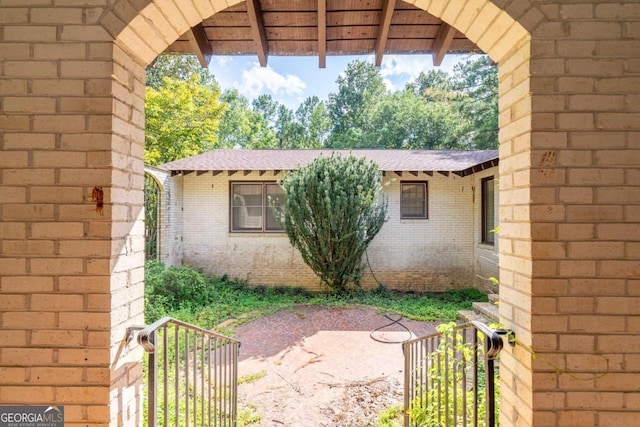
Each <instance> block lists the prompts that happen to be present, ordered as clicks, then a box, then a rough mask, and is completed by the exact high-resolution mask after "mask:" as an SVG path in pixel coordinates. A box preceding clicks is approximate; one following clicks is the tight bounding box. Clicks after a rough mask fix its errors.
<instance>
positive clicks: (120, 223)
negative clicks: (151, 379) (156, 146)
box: [0, 1, 144, 426]
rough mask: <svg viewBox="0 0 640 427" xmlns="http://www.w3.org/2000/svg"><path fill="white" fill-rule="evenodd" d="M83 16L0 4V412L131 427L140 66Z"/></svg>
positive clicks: (91, 10)
mask: <svg viewBox="0 0 640 427" xmlns="http://www.w3.org/2000/svg"><path fill="white" fill-rule="evenodd" d="M90 3H91V4H92V6H82V5H86V4H87V2H84V1H82V2H65V6H66V5H68V6H67V7H44V6H41V7H38V6H33V7H29V6H24V4H28V5H32V4H33V5H36V4H38V5H39V4H43V5H45V6H46V5H50V4H53V2H48V1H47V2H22V1H4V2H0V24H2V28H1V29H0V41H1V44H0V61H1V62H0V96H1V98H0V149H1V153H2V154H1V155H0V327H1V329H0V342H1V343H2V345H1V346H0V404H30V405H35V404H38V405H50V404H53V405H64V406H65V416H66V424H65V425H83V426H84V425H89V424H90V425H95V426H99V425H103V426H107V425H135V424H137V418H139V417H140V414H139V408H141V401H140V399H141V397H140V377H141V364H140V362H141V360H142V354H141V352H140V351H139V350H137V349H136V347H135V346H127V345H126V342H124V341H123V339H124V338H125V330H126V326H128V325H130V324H133V323H142V322H143V318H142V310H143V300H142V296H143V291H142V278H143V270H142V264H143V259H144V248H143V247H144V245H143V229H142V226H141V218H142V200H143V196H142V186H143V184H142V183H143V180H142V160H141V158H142V150H143V131H142V123H143V111H144V110H143V105H144V101H143V96H144V84H143V79H144V66H143V65H142V64H138V63H135V62H133V61H132V60H131V59H130V58H129V57H128V56H127V55H123V54H122V52H121V51H120V50H118V49H117V48H115V47H114V44H113V41H112V37H111V36H110V35H109V34H108V33H107V32H106V31H104V29H103V28H102V27H101V26H99V25H97V19H98V17H99V16H100V15H101V13H102V8H100V7H99V2H97V1H93V2H90ZM105 3H106V2H105ZM74 4H78V6H73V5H74ZM94 189H96V192H98V193H99V192H100V191H102V194H103V198H104V205H103V207H102V209H97V208H96V201H94V200H92V195H93V193H94Z"/></svg>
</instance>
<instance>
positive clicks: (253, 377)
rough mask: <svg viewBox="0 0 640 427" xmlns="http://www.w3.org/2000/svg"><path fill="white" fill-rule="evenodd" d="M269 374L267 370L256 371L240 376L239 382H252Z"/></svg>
mask: <svg viewBox="0 0 640 427" xmlns="http://www.w3.org/2000/svg"><path fill="white" fill-rule="evenodd" d="M266 376H267V371H264V370H263V371H259V372H254V373H252V374H248V375H245V376H243V377H240V378H238V384H251V383H254V382H256V381H258V380H260V379H262V378H264V377H266Z"/></svg>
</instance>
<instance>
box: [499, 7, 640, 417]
mask: <svg viewBox="0 0 640 427" xmlns="http://www.w3.org/2000/svg"><path fill="white" fill-rule="evenodd" d="M540 9H541V10H543V11H544V13H545V15H546V17H547V19H546V20H545V21H544V22H542V23H541V24H540V25H538V26H537V27H536V28H535V29H534V30H533V32H532V41H531V49H530V52H528V53H529V54H528V55H525V56H524V57H525V58H526V57H530V60H529V61H528V65H527V67H526V68H525V69H524V72H525V73H524V74H528V75H530V76H531V77H530V79H529V82H528V84H526V85H522V86H521V90H520V91H519V94H518V96H517V97H511V96H510V95H509V94H510V93H516V92H514V91H515V90H516V89H515V88H516V87H517V81H518V79H516V78H515V75H516V74H515V69H513V68H512V67H506V68H503V64H502V63H501V64H500V67H501V69H500V71H501V73H502V74H503V77H502V78H501V83H506V84H504V86H503V87H501V101H500V103H501V120H502V124H504V123H507V122H510V121H511V122H512V123H513V119H514V118H517V117H522V120H520V123H521V126H520V128H519V129H518V128H516V127H513V126H512V125H511V124H509V125H506V126H504V127H503V129H501V146H500V157H501V158H500V169H501V176H500V189H501V204H502V207H501V209H500V220H501V239H500V249H501V259H500V262H501V283H502V284H501V287H500V297H501V302H500V312H501V318H502V320H503V323H505V324H506V325H508V326H510V327H512V328H514V329H515V330H516V331H517V334H518V340H519V344H518V345H517V346H516V347H515V348H514V349H507V351H506V353H505V354H504V356H503V359H502V360H503V362H502V369H501V373H502V375H503V377H502V378H503V382H502V396H503V400H502V404H503V406H502V412H503V417H502V421H503V424H504V425H517V426H520V425H522V426H528V425H531V426H536V427H539V426H576V425H580V426H614V425H619V426H627V425H629V426H630V425H639V424H640V405H639V404H638V400H637V396H638V394H637V390H638V386H637V384H638V379H639V378H640V364H639V363H638V361H639V358H638V356H637V353H638V348H640V334H639V332H640V328H639V327H638V325H640V321H639V319H640V316H639V314H640V311H639V310H638V308H639V307H640V297H639V295H640V293H639V292H638V289H637V288H638V286H637V285H638V283H640V282H638V278H639V277H640V267H639V265H640V264H639V263H638V254H639V252H638V248H639V247H640V244H639V243H638V242H640V234H639V231H638V230H640V224H639V221H640V215H639V213H640V191H639V188H640V187H638V185H639V184H640V173H639V172H638V165H640V150H638V142H637V140H638V136H639V135H640V132H639V131H640V103H639V102H638V99H640V98H639V95H638V94H639V93H640V62H639V61H638V59H637V58H638V54H639V53H640V40H639V39H640V31H639V30H640V25H639V21H640V3H638V2H635V1H626V2H616V3H611V2H599V1H590V2H582V3H580V4H567V2H561V1H556V2H544V4H541V6H540ZM507 63H509V62H507ZM507 74H508V75H507ZM523 81H524V80H523ZM505 90H506V91H507V92H506V93H505ZM509 98H512V99H513V101H515V102H509V103H507V102H506V100H507V99H509Z"/></svg>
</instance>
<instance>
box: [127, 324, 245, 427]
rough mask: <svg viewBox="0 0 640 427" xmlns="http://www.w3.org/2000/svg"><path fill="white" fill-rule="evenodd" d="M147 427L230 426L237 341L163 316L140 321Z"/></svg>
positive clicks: (233, 413) (233, 419) (233, 417)
mask: <svg viewBox="0 0 640 427" xmlns="http://www.w3.org/2000/svg"><path fill="white" fill-rule="evenodd" d="M138 343H139V344H140V345H141V346H142V347H143V348H144V349H145V351H146V352H147V354H148V356H149V357H148V365H147V375H148V380H147V393H148V396H147V420H148V422H147V425H148V426H149V427H157V426H163V427H169V426H177V427H204V426H207V427H212V426H215V427H218V426H220V427H222V426H229V427H234V426H236V419H237V390H238V351H239V349H240V342H239V341H237V340H234V339H231V338H227V337H225V336H223V335H220V334H217V333H215V332H211V331H208V330H206V329H202V328H199V327H197V326H193V325H190V324H188V323H185V322H181V321H179V320H176V319H173V318H170V317H165V318H163V319H160V320H158V321H157V322H155V323H153V324H152V325H149V326H147V327H144V328H143V329H142V330H141V331H140V332H139V333H138Z"/></svg>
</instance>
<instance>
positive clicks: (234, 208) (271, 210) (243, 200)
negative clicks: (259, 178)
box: [230, 182, 284, 233]
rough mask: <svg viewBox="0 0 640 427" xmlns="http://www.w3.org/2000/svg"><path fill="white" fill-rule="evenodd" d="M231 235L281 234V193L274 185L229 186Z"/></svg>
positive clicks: (277, 185) (243, 184)
mask: <svg viewBox="0 0 640 427" xmlns="http://www.w3.org/2000/svg"><path fill="white" fill-rule="evenodd" d="M230 206H231V212H230V216H231V231H232V232H254V233H263V232H282V231H284V229H283V227H282V224H281V223H280V220H279V219H280V217H281V215H282V212H283V211H284V191H283V190H282V187H281V186H280V185H279V184H277V183H275V182H232V183H231V203H230Z"/></svg>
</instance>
